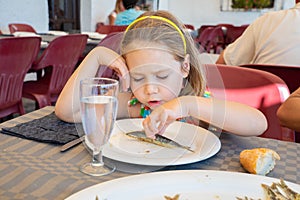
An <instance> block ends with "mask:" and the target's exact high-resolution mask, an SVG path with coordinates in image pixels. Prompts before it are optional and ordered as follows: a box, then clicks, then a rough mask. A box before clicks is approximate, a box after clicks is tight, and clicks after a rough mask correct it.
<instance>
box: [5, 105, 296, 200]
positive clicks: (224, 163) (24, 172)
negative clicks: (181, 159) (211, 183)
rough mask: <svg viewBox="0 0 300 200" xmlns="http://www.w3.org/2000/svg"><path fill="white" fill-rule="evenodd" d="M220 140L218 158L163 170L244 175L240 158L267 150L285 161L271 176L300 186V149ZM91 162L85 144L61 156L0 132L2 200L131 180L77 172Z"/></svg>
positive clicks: (60, 194)
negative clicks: (245, 153) (246, 152)
mask: <svg viewBox="0 0 300 200" xmlns="http://www.w3.org/2000/svg"><path fill="white" fill-rule="evenodd" d="M53 109H54V108H53V107H52V106H48V107H45V108H42V109H40V110H37V111H34V112H31V113H28V114H26V115H23V116H20V117H17V118H15V119H12V120H10V121H7V122H4V123H2V124H0V128H1V127H11V126H14V125H17V124H19V123H24V122H27V121H30V120H33V119H37V118H40V117H43V116H45V115H47V114H49V113H51V112H53ZM220 140H221V143H222V147H221V150H220V151H219V152H218V153H217V154H216V155H215V156H213V157H211V158H209V159H207V160H204V161H200V162H196V163H192V164H186V165H180V166H169V167H165V168H163V169H160V171H164V170H189V169H205V170H223V171H234V172H243V173H245V171H244V169H243V168H242V167H241V165H240V163H239V153H240V152H241V151H242V150H244V149H247V148H255V147H268V148H271V149H273V150H275V151H277V152H278V154H279V155H280V156H281V160H280V161H277V165H276V166H275V169H274V170H273V171H272V172H271V173H269V174H268V176H269V177H275V178H284V179H285V180H287V181H291V182H294V183H298V184H299V183H300V171H299V170H298V169H299V168H300V157H299V156H298V155H297V153H298V152H300V144H297V143H292V142H284V141H278V140H273V139H266V138H260V137H241V136H236V135H231V134H226V133H222V134H221V136H220ZM90 159H91V156H90V155H89V154H88V152H87V151H86V150H85V148H84V146H83V145H82V144H80V145H78V146H76V147H74V148H73V149H71V150H69V151H67V152H64V153H62V152H60V146H56V145H51V144H45V143H39V142H35V141H31V140H26V139H21V138H17V137H13V136H9V135H5V134H2V133H0V199H1V200H6V199H41V200H43V199H45V200H46V199H47V200H48V199H64V198H66V197H68V196H69V195H71V194H73V193H75V192H78V191H80V190H82V189H84V188H86V187H89V186H91V185H94V184H97V183H101V182H105V181H109V180H112V179H116V178H120V177H125V176H129V175H132V174H131V173H126V172H121V171H116V172H114V173H112V174H110V175H107V176H103V177H91V176H88V175H85V174H83V173H81V172H80V171H79V166H80V165H81V164H83V163H85V162H87V161H90ZM117 167H118V166H117ZM137 168H138V167H137Z"/></svg>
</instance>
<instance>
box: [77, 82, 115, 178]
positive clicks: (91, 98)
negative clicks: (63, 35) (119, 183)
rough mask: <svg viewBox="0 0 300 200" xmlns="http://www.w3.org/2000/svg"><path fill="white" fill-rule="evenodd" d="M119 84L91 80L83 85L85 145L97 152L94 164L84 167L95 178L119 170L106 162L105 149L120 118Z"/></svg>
mask: <svg viewBox="0 0 300 200" xmlns="http://www.w3.org/2000/svg"><path fill="white" fill-rule="evenodd" d="M118 90H119V83H118V81H117V80H114V79H108V78H88V79H84V80H82V81H81V82H80V111H81V120H82V126H83V130H84V133H85V143H86V146H87V148H89V149H90V150H91V151H92V153H93V159H92V162H90V163H86V164H84V165H82V166H81V167H80V171H81V172H83V173H85V174H88V175H91V176H102V175H107V174H110V173H112V172H113V171H114V170H115V169H116V167H115V166H113V165H106V164H105V163H104V162H103V157H102V149H103V147H104V145H105V144H106V143H107V142H108V140H109V138H110V135H111V132H112V129H113V126H114V123H115V120H116V115H117V107H118V100H117V94H118Z"/></svg>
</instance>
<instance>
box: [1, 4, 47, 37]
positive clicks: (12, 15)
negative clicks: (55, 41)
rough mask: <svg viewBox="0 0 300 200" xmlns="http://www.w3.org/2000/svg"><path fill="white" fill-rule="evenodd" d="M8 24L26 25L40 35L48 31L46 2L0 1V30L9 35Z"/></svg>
mask: <svg viewBox="0 0 300 200" xmlns="http://www.w3.org/2000/svg"><path fill="white" fill-rule="evenodd" d="M9 23H27V24H30V25H32V26H33V27H34V29H35V30H36V31H37V32H39V33H41V32H46V31H48V29H49V28H48V23H49V15H48V3H47V0H9V1H8V0H0V30H1V31H2V32H3V33H9V29H8V24H9Z"/></svg>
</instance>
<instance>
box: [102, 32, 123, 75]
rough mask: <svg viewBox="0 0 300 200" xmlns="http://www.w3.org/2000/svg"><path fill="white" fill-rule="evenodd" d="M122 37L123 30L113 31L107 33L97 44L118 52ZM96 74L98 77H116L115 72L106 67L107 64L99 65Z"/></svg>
mask: <svg viewBox="0 0 300 200" xmlns="http://www.w3.org/2000/svg"><path fill="white" fill-rule="evenodd" d="M122 38H123V32H114V33H110V34H108V35H107V36H106V37H105V38H103V39H102V40H101V41H100V42H99V44H98V46H104V47H107V48H109V49H111V50H113V51H115V52H117V53H120V45H121V41H122ZM97 75H98V76H99V77H106V78H116V79H117V78H118V77H117V76H116V74H115V72H114V71H113V70H112V69H110V68H108V67H107V66H101V67H99V70H98V73H97Z"/></svg>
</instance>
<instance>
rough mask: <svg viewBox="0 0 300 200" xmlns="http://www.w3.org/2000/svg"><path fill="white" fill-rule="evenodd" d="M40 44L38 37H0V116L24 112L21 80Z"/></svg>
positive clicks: (22, 80)
mask: <svg viewBox="0 0 300 200" xmlns="http://www.w3.org/2000/svg"><path fill="white" fill-rule="evenodd" d="M40 44H41V39H40V38H39V37H22V38H14V37H10V38H3V39H0V91H1V92H0V118H3V117H6V116H9V115H11V114H14V113H20V114H21V115H23V114H24V113H25V111H24V108H23V104H22V88H23V82H24V78H25V75H26V73H27V71H28V70H29V68H30V67H31V65H32V62H33V61H34V59H35V58H36V56H37V54H38V52H39V50H40Z"/></svg>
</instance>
